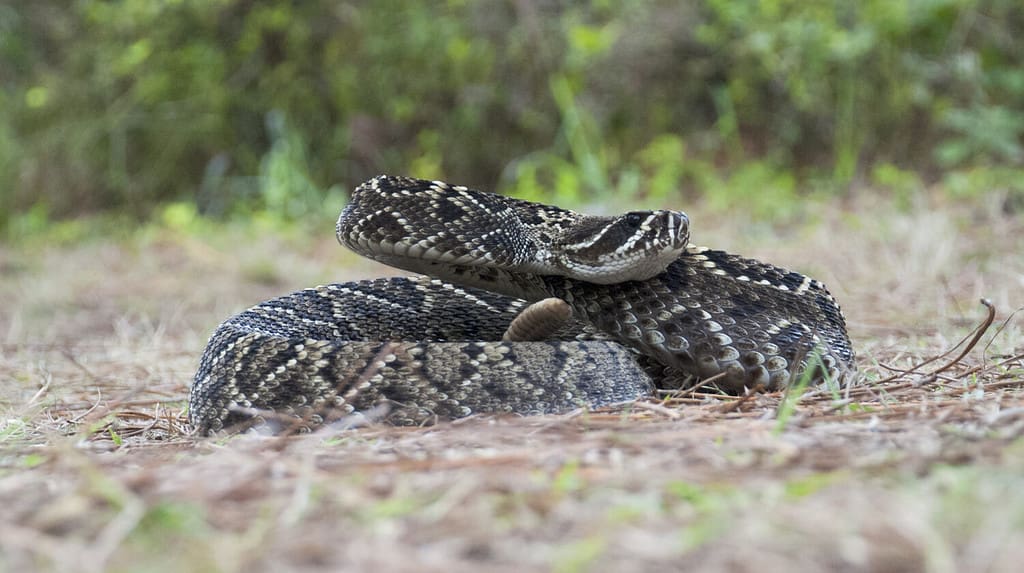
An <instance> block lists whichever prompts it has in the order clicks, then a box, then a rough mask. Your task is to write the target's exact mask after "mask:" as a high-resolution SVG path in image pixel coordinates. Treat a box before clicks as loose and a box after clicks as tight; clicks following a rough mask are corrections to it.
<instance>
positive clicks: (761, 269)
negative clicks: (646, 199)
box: [189, 176, 854, 433]
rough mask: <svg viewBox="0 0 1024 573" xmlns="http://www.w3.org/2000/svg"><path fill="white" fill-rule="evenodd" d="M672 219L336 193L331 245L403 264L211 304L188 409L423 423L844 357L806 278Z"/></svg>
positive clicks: (236, 420)
mask: <svg viewBox="0 0 1024 573" xmlns="http://www.w3.org/2000/svg"><path fill="white" fill-rule="evenodd" d="M689 232H690V224H689V219H688V218H687V217H686V215H685V214H684V213H682V212H679V211H669V210H662V211H633V212H629V213H626V214H623V215H619V216H613V217H598V216H589V215H583V214H579V213H576V212H573V211H569V210H566V209H561V208H558V207H553V206H549V205H543V204H539V203H531V202H527V201H522V200H518V199H513V198H509V197H503V196H501V195H496V194H492V193H485V192H482V191H477V190H473V189H469V188H466V187H462V186H458V185H450V184H448V183H444V182H441V181H425V180H419V179H412V178H407V177H392V176H379V177H376V178H374V179H371V180H370V181H367V182H366V183H364V184H362V185H360V186H359V187H358V188H357V189H356V190H355V191H354V192H353V194H352V198H351V201H350V203H349V204H348V205H347V206H346V207H345V209H344V211H343V212H342V213H341V216H340V217H339V219H338V224H337V227H336V234H337V238H338V241H339V242H340V243H341V244H343V245H345V246H346V247H348V248H350V249H352V250H353V251H355V252H357V253H359V254H361V255H364V256H366V257H369V258H371V259H374V260H376V261H379V262H381V263H384V264H387V265H391V266H394V267H398V268H400V269H404V270H407V271H412V272H414V273H418V274H417V275H415V276H411V277H402V278H385V279H376V280H366V281H359V282H349V283H339V284H330V285H325V286H319V287H315V288H310V289H305V290H301V291H298V292H295V293H292V294H288V295H285V296H282V297H280V298H275V299H273V300H269V301H266V302H263V303H260V304H258V305H256V306H254V307H252V308H250V309H248V310H245V311H243V312H241V313H240V314H238V315H236V316H233V317H231V318H229V319H227V320H226V321H225V322H224V323H223V324H221V325H220V326H219V327H218V328H217V330H216V331H215V332H214V333H213V336H212V337H211V338H210V341H209V343H208V344H207V347H206V350H205V352H204V353H203V356H202V358H201V360H200V365H199V369H198V372H197V373H196V375H195V380H194V382H193V384H192V389H191V395H190V399H189V421H190V422H191V424H192V425H193V426H194V428H195V429H196V430H197V431H199V432H202V433H215V432H219V431H221V430H225V429H229V428H233V427H244V426H247V425H252V424H254V423H258V422H259V421H260V420H261V419H265V418H268V417H270V416H278V417H282V418H284V419H290V418H294V419H295V420H296V421H298V423H299V424H300V425H301V426H302V427H304V428H312V427H315V426H317V425H319V424H323V423H328V422H333V421H336V420H344V419H346V417H348V416H351V415H353V414H354V413H360V412H377V413H379V416H380V417H381V419H382V420H383V421H386V422H389V423H393V424H403V425H411V424H426V423H432V422H434V421H437V420H446V419H454V418H459V417H464V416H468V415H470V414H475V413H504V412H507V413H516V414H522V415H531V414H546V413H562V412H567V411H571V410H574V409H577V408H580V407H587V408H597V407H601V406H607V405H611V404H617V403H623V402H629V401H634V400H637V399H640V398H643V397H645V396H649V395H652V394H653V392H654V390H655V389H657V388H679V387H683V388H687V387H692V386H694V385H696V384H701V383H704V382H710V383H713V384H714V385H715V386H717V387H718V388H719V389H721V390H723V391H726V392H731V393H738V392H743V391H745V389H767V390H777V389H780V388H784V387H786V386H787V385H789V384H791V383H793V382H794V381H795V380H797V379H799V378H800V377H801V376H803V375H804V374H806V375H807V376H808V377H809V378H811V379H812V380H813V381H816V382H817V381H821V380H823V379H826V378H836V377H839V376H845V375H847V374H849V373H850V372H852V371H853V360H854V352H853V349H852V346H851V344H850V340H849V338H848V336H847V333H846V325H845V319H844V317H843V314H842V312H841V310H840V308H839V305H838V304H837V303H836V301H835V299H834V298H833V297H832V296H831V295H830V294H829V292H828V290H827V289H826V288H825V286H824V285H823V284H822V283H820V282H818V281H816V280H814V279H812V278H809V277H806V276H804V275H802V274H800V273H796V272H793V271H788V270H785V269H781V268H779V267H775V266H772V265H770V264H767V263H763V262H760V261H757V260H753V259H746V258H742V257H739V256H736V255H732V254H728V253H725V252H723V251H718V250H713V249H707V248H704V247H696V246H692V245H690V244H689ZM548 299H556V300H553V301H552V300H548ZM539 301H543V302H541V303H540V305H538V306H536V307H531V306H530V305H531V304H533V303H538V302H539ZM528 308H529V311H527V313H526V314H525V315H524V316H522V317H521V318H518V319H517V317H519V316H520V315H521V314H523V311H524V310H525V309H528Z"/></svg>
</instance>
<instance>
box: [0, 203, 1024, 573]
mask: <svg viewBox="0 0 1024 573" xmlns="http://www.w3.org/2000/svg"><path fill="white" fill-rule="evenodd" d="M993 205H995V203H994V202H993ZM925 207H927V208H925ZM916 212H917V213H918V214H917V215H905V214H899V213H893V211H892V210H891V209H885V208H880V207H879V206H878V205H846V206H844V207H843V209H842V210H840V209H839V208H837V207H833V208H831V209H827V210H824V211H821V212H816V213H813V214H812V215H813V217H812V219H813V220H816V221H817V222H811V223H809V224H808V225H806V226H805V227H803V228H801V229H800V230H797V231H792V232H790V233H789V234H788V235H784V236H782V237H781V238H780V237H779V234H778V233H779V231H778V229H774V230H773V229H765V228H762V227H759V226H756V225H754V224H746V225H735V224H733V225H732V226H729V227H727V226H726V221H718V220H714V219H712V218H711V217H710V216H706V217H699V216H697V215H694V214H691V215H693V220H694V221H695V224H696V229H695V241H696V242H698V243H705V244H712V245H715V246H723V247H728V248H730V249H733V250H736V251H738V252H743V253H744V254H750V255H754V256H759V257H762V258H765V259H768V260H772V261H773V262H778V263H781V264H784V265H787V266H792V267H797V268H800V269H801V270H805V271H807V272H810V273H812V274H814V275H815V276H818V277H820V278H822V279H823V280H825V281H826V282H827V283H828V284H829V285H830V286H831V287H832V288H833V291H834V292H835V294H836V295H837V297H838V298H839V299H840V300H841V301H842V302H843V303H844V307H845V308H846V312H847V315H848V316H849V317H850V322H851V332H852V334H853V336H854V338H855V343H856V344H857V346H858V349H859V352H860V368H861V371H862V374H863V380H862V383H861V384H860V385H857V386H853V387H849V388H819V389H812V390H811V391H809V392H807V393H805V394H804V395H802V396H797V395H792V396H785V395H780V394H768V395H755V396H749V397H740V398H735V397H722V396H717V395H714V394H710V393H707V394H701V393H694V394H687V395H683V396H664V397H662V399H660V400H655V399H652V400H650V401H647V402H645V403H641V404H636V405H633V406H629V407H623V408H619V409H615V410H608V411H601V412H580V413H578V414H576V415H569V416H561V417H540V418H529V419H520V418H494V417H482V418H474V419H468V420H464V421H460V422H459V423H454V424H444V425H440V426H436V427H432V428H423V429H401V428H388V427H376V426H370V427H365V428H361V429H358V430H350V431H344V432H337V431H335V432H330V433H323V434H313V435H309V436H302V437H291V438H269V437H264V436H257V435H244V436H235V437H232V438H224V439H199V438H196V437H193V436H191V435H189V434H188V433H187V427H186V426H185V424H184V417H183V408H184V401H185V397H186V395H187V385H188V382H189V379H190V377H191V375H192V372H193V370H194V368H195V365H196V360H197V357H198V355H199V353H200V351H201V349H202V346H203V344H204V342H205V337H206V336H207V335H208V333H209V332H210V331H211V330H212V328H213V327H214V326H215V325H216V323H217V321H219V320H220V319H222V318H224V317H226V316H227V315H229V314H231V313H232V312H235V311H237V310H239V309H241V308H243V307H244V306H247V305H249V304H251V303H252V302H255V301H258V300H261V299H263V298H267V297H270V296H274V295H277V294H279V293H282V292H286V291H288V290H292V289H294V288H300V287H303V286H309V285H312V284H316V283H320V282H326V281H329V280H341V279H349V278H360V277H365V276H372V275H375V274H380V269H377V268H374V266H373V265H372V264H370V263H361V262H357V261H356V260H355V259H353V258H352V257H349V256H348V255H346V254H344V253H343V252H342V250H341V249H340V248H339V247H336V246H335V245H334V244H333V240H332V238H331V237H330V233H329V232H326V233H323V235H325V236H322V237H321V236H320V234H318V235H317V238H316V239H315V240H312V241H311V240H308V239H306V240H303V239H280V238H274V237H268V238H263V239H258V240H255V239H253V234H252V232H249V231H244V230H243V231H239V230H228V231H224V232H222V233H218V234H216V235H215V236H207V237H204V238H202V239H200V238H196V237H194V236H187V235H180V234H177V233H173V232H168V231H157V232H146V233H139V234H138V235H137V236H135V237H134V238H132V239H129V240H122V241H118V242H114V241H104V240H94V241H91V242H87V243H84V244H79V245H75V246H71V247H61V248H47V247H43V246H39V245H35V246H22V247H19V248H15V247H13V246H7V247H3V250H2V251H0V271H2V279H0V299H2V300H3V302H4V308H3V309H0V381H2V382H0V503H3V506H4V511H3V517H0V571H2V570H11V571H15V570H17V571H22V570H69V571H79V570H85V571H106V570H109V571H147V570H153V571H163V570H168V571H170V570H186V571H192V570H195V571H238V570H268V571H271V570H272V571H278V570H346V569H347V570H397V571H405V570H409V571H412V570H416V571H423V570H428V571H430V570H444V571H477V570H483V569H486V570H494V571H524V570H525V571H530V570H536V571H549V570H553V571H566V572H572V571H591V570H605V571H657V570H694V571H719V570H721V571H748V570H749V571H775V570H791V571H819V570H826V569H827V570H843V571H1015V570H1018V568H1019V564H1020V563H1021V562H1024V487H1021V485H1022V484H1024V480H1022V479H1021V477H1020V476H1021V475H1022V472H1024V441H1022V440H1021V437H1020V436H1021V435H1022V432H1024V338H1022V330H1024V318H1022V317H1021V316H1020V315H1016V316H1014V315H1012V312H1013V310H1014V309H1015V308H1018V307H1020V306H1021V305H1022V304H1024V295H1022V294H1021V293H1024V257H1021V255H1020V253H1019V249H1020V243H1019V241H1020V237H1021V236H1022V235H1024V225H1022V224H1021V223H1020V222H1019V217H1017V218H1016V219H1014V218H1013V217H1010V216H1005V215H1002V214H999V213H998V212H997V211H996V210H995V209H994V208H991V206H989V205H984V204H975V205H970V206H965V205H963V204H958V205H937V206H936V205H929V206H921V208H919V209H917V210H916ZM878 213H886V214H885V215H884V216H879V215H877V214H878ZM729 223H735V221H730V222H729ZM736 229H744V231H743V232H737V231H736ZM342 267H344V268H346V269H350V270H348V271H346V272H345V273H338V272H336V271H335V270H336V269H338V268H342ZM982 296H985V297H988V298H989V299H991V300H992V301H993V304H994V308H995V314H994V316H993V322H992V324H991V326H989V327H988V328H987V329H984V331H983V332H981V334H980V335H979V336H978V337H977V339H976V340H975V341H974V342H975V344H973V345H972V346H970V348H968V346H969V343H970V341H971V333H972V329H977V328H978V327H979V326H983V325H984V322H985V320H986V318H987V315H988V311H987V309H986V308H985V307H983V306H981V305H978V304H977V300H978V299H979V298H980V297H982ZM1021 314H1024V313H1021ZM961 339H964V340H966V341H967V342H964V343H963V344H961V345H960V346H957V342H958V341H960V340H961ZM964 350H969V351H967V352H966V353H965V355H964V356H962V357H961V356H959V355H960V354H961V351H964ZM932 358H934V360H933V361H931V362H927V363H926V361H928V360H929V359H932ZM922 363H924V364H923V365H922ZM915 366H916V368H915Z"/></svg>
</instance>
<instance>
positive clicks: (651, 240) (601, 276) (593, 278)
mask: <svg viewBox="0 0 1024 573" xmlns="http://www.w3.org/2000/svg"><path fill="white" fill-rule="evenodd" d="M689 238H690V220H689V219H688V218H687V217H686V213H683V212H682V211H669V210H662V211H631V212H629V213H626V214H624V215H619V216H616V217H586V218H585V219H583V220H582V221H580V222H579V224H578V225H576V226H574V227H573V228H572V229H571V230H568V231H566V233H565V234H564V235H562V236H561V237H559V239H558V240H557V241H556V242H555V244H553V245H552V248H551V252H552V253H553V254H552V257H553V261H552V262H553V263H554V264H555V265H556V266H558V267H559V268H560V269H561V270H562V272H564V274H565V275H566V276H569V277H572V278H576V279H579V280H584V281H588V282H592V283H598V284H612V283H619V282H625V281H642V280H647V279H649V278H651V277H653V276H655V275H658V274H660V273H661V272H662V271H664V270H665V267H667V266H668V265H669V264H670V263H671V262H672V261H674V260H676V259H677V258H679V256H680V255H682V253H683V251H684V250H685V249H686V244H687V241H689Z"/></svg>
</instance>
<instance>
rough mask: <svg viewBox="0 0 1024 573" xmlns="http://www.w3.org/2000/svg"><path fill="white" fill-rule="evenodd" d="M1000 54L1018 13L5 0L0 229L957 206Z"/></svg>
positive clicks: (986, 158) (1010, 6) (915, 0)
mask: <svg viewBox="0 0 1024 573" xmlns="http://www.w3.org/2000/svg"><path fill="white" fill-rule="evenodd" d="M1020 37H1024V10H1022V9H1021V8H1020V5H1019V2H1018V1H1017V0H907V1H904V2H892V1H887V0H864V1H862V2H836V1H834V0H767V1H763V0H760V1H755V0H704V1H690V2H674V1H672V2H670V1H657V0H651V1H639V0H634V1H624V2H611V1H608V0H603V1H602V0H593V1H591V2H579V3H571V4H563V3H558V2H546V1H541V0H533V1H512V0H508V1H497V0H481V1H476V2H473V1H457V0H450V1H448V2H435V1H429V2H411V1H399V0H382V1H375V2H341V1H336V0H335V1H316V2H313V1H311V2H299V3H296V2H291V1H284V0H174V1H171V0H163V1H154V0H121V1H116V2H114V1H100V0H79V1H77V2H74V3H70V4H69V3H67V2H64V1H58V0H36V1H33V2H20V1H19V2H14V1H8V2H3V3H0V227H2V226H5V225H7V224H8V223H9V222H10V220H11V218H12V217H14V216H15V215H16V214H19V213H31V214H32V215H31V216H32V217H36V218H39V217H44V218H45V217H63V216H67V215H72V214H77V213H82V212H90V211H97V210H114V211H117V212H121V213H129V214H131V215H134V216H137V217H147V216H149V215H150V214H151V212H152V209H153V208H154V207H155V206H157V205H159V204H162V203H166V202H168V201H186V202H194V203H195V204H196V206H197V208H198V210H199V211H200V212H202V213H207V214H213V215H223V214H230V213H238V212H246V213H250V212H253V211H272V212H274V213H278V214H280V215H281V216H284V217H290V218H299V217H304V216H307V215H308V214H309V213H311V212H315V211H317V210H318V209H319V205H320V203H321V202H322V201H323V200H324V198H325V197H328V196H332V197H333V196H336V195H338V194H340V190H341V189H348V188H351V187H352V186H354V185H355V184H358V183H359V182H360V181H362V180H364V179H366V178H368V177H370V176H372V175H374V174H377V173H381V172H387V173H404V174H412V175H416V176H420V177H444V178H449V179H452V180H456V181H458V182H461V183H465V184H471V185H476V186H480V187H484V188H502V189H504V190H506V191H511V192H515V193H518V194H520V195H522V196H526V197H532V198H542V199H550V200H556V201H561V202H568V203H579V202H581V201H593V200H600V199H603V198H606V197H607V196H609V195H611V194H617V195H626V196H634V195H639V194H646V195H649V196H653V197H659V198H664V197H668V196H672V195H676V194H679V193H683V194H685V195H686V197H687V198H689V199H693V198H696V197H699V196H702V195H703V196H710V197H711V201H712V202H713V203H714V202H719V203H722V204H728V203H729V202H730V201H732V200H743V201H757V200H758V198H759V197H762V196H763V197H766V199H764V204H766V205H779V204H783V203H786V202H787V201H788V202H791V201H790V200H791V199H793V198H794V197H795V196H797V195H798V194H799V193H802V192H804V190H806V189H809V188H813V189H816V190H819V191H825V192H846V191H847V190H849V189H851V188H853V187H854V186H851V184H856V183H857V182H858V181H861V180H867V181H868V182H872V183H875V184H879V185H881V186H882V187H886V186H887V185H888V184H887V183H886V182H887V181H890V180H892V179H893V177H894V175H893V174H899V173H904V172H906V173H909V175H908V176H909V177H911V178H916V179H915V180H916V181H917V184H914V183H910V184H908V183H907V182H906V177H905V176H904V177H902V179H901V178H900V177H897V179H899V180H900V181H901V183H900V184H899V186H900V189H905V188H908V186H909V188H913V187H920V181H921V180H922V179H923V180H937V179H939V178H948V177H954V181H953V183H954V186H956V185H959V187H958V189H960V191H958V192H968V193H969V192H972V191H971V189H974V188H973V187H971V182H984V181H992V180H993V178H992V177H987V178H986V177H984V176H978V175H977V173H978V172H979V170H982V171H984V170H986V169H989V168H998V169H999V170H1002V171H1000V173H1004V174H1005V173H1006V172H1007V170H1009V172H1010V173H1011V174H1015V173H1019V172H1020V171H1021V168H1022V164H1024V148H1022V134H1024V104H1022V102H1024V42H1020V41H1019V40H1018V38H1020ZM995 180H999V181H1006V182H1007V183H1006V184H1007V185H1009V186H1010V187H1012V186H1014V185H1018V186H1019V185H1021V184H1019V183H1015V182H1016V181H1021V180H1022V178H1020V177H1016V176H1000V177H998V178H995ZM978 184H979V185H985V184H984V183H978ZM965 186H966V188H967V189H968V190H967V191H963V189H964V188H965ZM1016 190H1017V191H1020V189H1016Z"/></svg>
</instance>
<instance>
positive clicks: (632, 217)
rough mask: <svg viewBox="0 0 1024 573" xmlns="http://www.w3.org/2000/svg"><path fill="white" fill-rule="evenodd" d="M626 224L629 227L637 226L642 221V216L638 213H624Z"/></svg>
mask: <svg viewBox="0 0 1024 573" xmlns="http://www.w3.org/2000/svg"><path fill="white" fill-rule="evenodd" d="M625 219H626V224H628V225H629V226H631V227H639V226H640V224H641V223H643V222H644V216H643V215H641V214H640V213H626V217H625Z"/></svg>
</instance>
